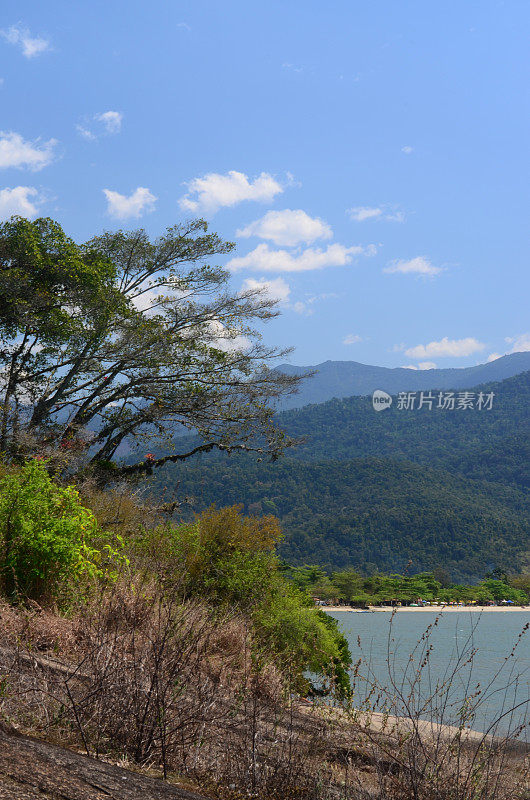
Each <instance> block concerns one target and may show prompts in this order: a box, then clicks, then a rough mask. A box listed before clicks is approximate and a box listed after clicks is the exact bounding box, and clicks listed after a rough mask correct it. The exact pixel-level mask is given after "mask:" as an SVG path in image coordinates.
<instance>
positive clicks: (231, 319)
mask: <svg viewBox="0 0 530 800" xmlns="http://www.w3.org/2000/svg"><path fill="white" fill-rule="evenodd" d="M232 249H233V244H232V243H230V242H225V241H223V240H222V239H221V238H220V237H219V236H218V235H217V234H215V233H214V234H212V233H208V231H207V224H206V223H205V222H204V221H203V220H193V221H191V222H188V223H185V224H180V225H176V226H174V227H172V228H169V229H168V230H167V232H166V233H165V235H164V236H161V237H160V238H158V239H157V240H156V241H150V239H149V237H148V236H147V234H146V232H145V231H143V230H138V231H134V232H123V231H118V232H107V233H104V234H103V235H101V236H98V237H96V238H94V239H92V240H91V241H89V242H87V243H86V244H84V245H77V244H76V243H75V242H73V241H72V240H71V239H69V238H68V237H67V236H66V235H65V234H64V232H63V231H62V229H61V227H60V226H59V225H58V223H56V222H54V221H53V220H51V219H44V218H43V219H37V220H35V221H34V222H30V221H28V220H25V219H22V218H19V217H13V218H12V219H11V220H10V221H8V222H6V223H4V224H3V225H1V226H0V369H1V378H0V391H1V395H0V452H1V453H2V455H3V458H4V460H20V459H23V458H25V457H27V456H28V455H29V454H35V453H41V454H42V455H44V456H46V457H48V458H50V459H51V461H52V463H57V464H59V463H66V461H68V464H69V469H70V470H72V469H73V468H74V469H78V470H79V469H83V470H85V471H86V470H89V471H92V472H93V473H94V474H96V475H97V476H98V477H99V479H102V480H105V479H110V480H115V479H116V478H118V477H121V476H126V475H134V474H138V473H142V472H151V471H152V469H153V468H154V467H156V466H159V465H161V464H163V463H165V462H167V461H179V460H183V459H185V458H188V457H189V456H190V455H192V454H193V453H197V452H204V451H209V450H212V449H214V448H218V449H221V450H225V451H233V450H250V451H258V452H261V453H266V454H269V455H271V456H272V457H275V456H277V455H278V454H280V453H281V451H282V450H283V448H284V447H285V446H286V445H288V444H289V443H290V440H289V439H288V438H287V437H286V436H285V435H284V434H283V432H282V431H281V430H279V429H278V427H277V426H276V425H275V423H274V419H273V417H274V407H275V403H276V401H277V400H278V398H280V397H281V396H282V395H284V394H286V393H290V392H293V391H296V388H297V384H298V381H299V378H293V377H290V376H286V375H285V374H283V373H281V372H278V371H276V370H274V369H272V368H271V362H274V360H276V359H278V357H280V356H283V355H285V354H286V352H287V351H286V350H280V349H278V348H274V347H269V346H266V345H265V344H263V342H262V339H261V335H260V332H259V330H257V329H256V326H258V327H259V326H260V325H261V323H263V322H266V321H268V320H270V319H272V318H273V317H275V316H276V315H277V314H278V308H277V305H276V303H275V302H274V301H273V300H271V299H270V298H269V297H267V296H266V295H265V294H264V293H263V292H262V291H259V290H257V291H256V290H250V291H243V292H233V291H230V290H229V287H228V277H229V275H228V273H227V271H226V270H224V269H222V268H220V267H217V266H211V265H210V264H209V263H208V262H209V259H211V258H212V257H215V256H219V255H224V254H226V253H229V252H230V251H231V250H232ZM179 431H184V432H189V433H192V434H194V436H195V439H194V441H193V443H192V445H190V447H188V448H187V449H184V451H183V452H175V451H172V450H171V447H172V446H173V445H174V442H175V439H176V435H177V434H178V432H179ZM180 441H183V442H184V441H190V439H189V437H188V438H187V439H181V440H180ZM125 446H126V447H127V449H128V451H129V452H130V453H133V454H136V455H135V456H134V457H133V456H131V455H129V456H128V458H127V462H126V463H124V462H123V460H122V459H120V453H123V451H124V447H125ZM146 449H150V450H154V451H155V453H156V455H155V454H153V453H149V454H147V455H146V454H145V450H146ZM140 453H141V455H140ZM62 456H68V458H67V459H63V461H62V462H61V457H62ZM72 465H74V467H72ZM105 476H107V477H106V478H105Z"/></svg>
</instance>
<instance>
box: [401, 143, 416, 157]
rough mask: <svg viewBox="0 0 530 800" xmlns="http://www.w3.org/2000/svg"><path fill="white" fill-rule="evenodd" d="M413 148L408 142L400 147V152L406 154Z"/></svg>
mask: <svg viewBox="0 0 530 800" xmlns="http://www.w3.org/2000/svg"><path fill="white" fill-rule="evenodd" d="M413 150H414V148H413V147H411V146H410V144H406V145H405V147H402V148H401V152H402V153H405V154H406V155H410V154H411V153H412V152H413Z"/></svg>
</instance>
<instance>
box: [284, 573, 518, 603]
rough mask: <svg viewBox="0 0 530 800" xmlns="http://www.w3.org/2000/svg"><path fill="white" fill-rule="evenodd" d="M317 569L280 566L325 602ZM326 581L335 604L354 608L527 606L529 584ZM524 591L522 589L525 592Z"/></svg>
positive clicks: (401, 578) (414, 578)
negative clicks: (509, 603) (385, 605)
mask: <svg viewBox="0 0 530 800" xmlns="http://www.w3.org/2000/svg"><path fill="white" fill-rule="evenodd" d="M320 573H321V569H320V568H319V567H311V566H305V567H302V568H300V567H289V566H288V565H286V564H284V565H283V574H284V575H285V576H286V577H288V578H289V579H290V580H291V581H292V582H293V583H294V584H295V585H299V584H300V576H301V575H303V576H304V586H305V587H306V589H307V590H308V591H309V592H311V593H312V594H314V595H316V596H318V597H320V598H322V599H326V598H325V596H324V595H323V594H322V593H321V592H320V586H321V585H322V577H321V575H320ZM326 577H327V580H328V581H329V584H330V585H331V586H332V587H334V589H335V593H334V597H336V598H337V599H338V600H339V601H343V602H346V603H350V604H352V605H355V606H365V605H378V604H380V603H391V602H396V601H397V602H400V603H404V604H408V603H413V602H416V601H417V600H423V601H425V602H432V601H438V602H442V603H451V602H460V601H461V602H464V603H477V604H479V605H485V604H488V603H496V604H500V603H502V601H503V600H505V601H512V602H513V603H514V604H516V605H526V604H527V603H528V602H530V583H529V581H528V576H526V581H525V579H524V576H519V577H517V576H516V577H514V578H505V579H504V580H498V579H495V578H487V579H486V580H484V581H482V582H480V583H478V584H477V585H475V586H461V585H453V584H450V585H447V583H446V581H444V582H443V583H442V582H440V581H439V580H438V579H437V576H436V574H435V573H432V572H423V573H419V574H417V575H381V574H375V575H370V576H366V575H361V574H360V573H359V572H357V571H356V570H353V569H347V570H341V571H338V572H333V573H332V574H331V575H330V576H329V577H328V576H326ZM525 587H526V588H525Z"/></svg>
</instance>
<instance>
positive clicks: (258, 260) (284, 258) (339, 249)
mask: <svg viewBox="0 0 530 800" xmlns="http://www.w3.org/2000/svg"><path fill="white" fill-rule="evenodd" d="M374 252H375V247H374V245H369V246H368V247H366V248H365V247H360V246H355V247H344V245H342V244H330V245H328V247H327V248H326V249H325V250H320V249H315V248H307V249H306V250H302V251H301V252H298V253H289V252H287V250H271V249H270V248H269V246H268V245H267V244H259V245H258V246H257V247H256V248H255V249H254V250H252V251H251V252H250V253H247V255H246V256H236V258H232V259H231V260H230V261H229V262H228V264H227V268H228V269H231V270H233V271H234V272H236V271H237V270H240V269H251V270H254V271H255V272H308V271H310V270H314V269H324V268H325V267H341V266H344V265H345V264H351V262H352V260H353V258H354V256H358V255H361V254H365V255H373V254H374Z"/></svg>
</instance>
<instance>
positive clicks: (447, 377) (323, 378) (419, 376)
mask: <svg viewBox="0 0 530 800" xmlns="http://www.w3.org/2000/svg"><path fill="white" fill-rule="evenodd" d="M276 369H277V370H278V371H280V372H284V373H285V374H286V375H305V374H306V373H308V372H314V374H313V375H312V376H311V377H309V378H307V379H306V380H305V381H303V382H302V385H301V387H300V391H299V392H298V393H297V394H295V395H291V396H290V397H287V398H285V400H283V402H282V403H281V406H280V408H281V409H282V410H283V409H287V408H301V407H302V406H306V405H308V404H309V403H325V402H326V400H331V399H333V398H334V397H338V398H341V397H352V396H354V395H367V394H371V392H374V391H375V390H376V389H382V390H383V391H385V392H388V394H397V392H407V391H420V390H422V389H469V388H471V387H473V386H477V385H478V384H481V383H490V382H492V381H503V380H505V378H511V377H512V376H513V375H517V374H519V373H521V372H525V371H526V370H530V352H527V353H511V354H510V355H506V356H502V357H501V358H497V359H496V360H495V361H489V362H488V363H486V364H478V365H477V366H475V367H464V368H455V369H427V370H416V369H409V368H405V367H397V368H395V369H390V368H388V367H376V366H370V365H368V364H360V363H358V362H357V361H325V362H324V363H323V364H317V365H315V366H307V367H303V366H293V365H291V364H280V365H279V366H278V367H276Z"/></svg>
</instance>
